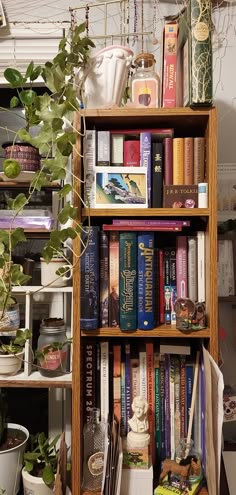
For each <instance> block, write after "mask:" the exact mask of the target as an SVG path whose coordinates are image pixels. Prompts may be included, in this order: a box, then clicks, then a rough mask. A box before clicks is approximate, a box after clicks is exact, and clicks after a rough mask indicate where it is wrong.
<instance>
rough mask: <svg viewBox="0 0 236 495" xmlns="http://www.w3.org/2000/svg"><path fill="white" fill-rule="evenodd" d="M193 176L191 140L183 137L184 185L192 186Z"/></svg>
mask: <svg viewBox="0 0 236 495" xmlns="http://www.w3.org/2000/svg"><path fill="white" fill-rule="evenodd" d="M193 180H194V176H193V138H192V137H185V138H184V184H185V185H188V186H190V185H192V184H194V182H193Z"/></svg>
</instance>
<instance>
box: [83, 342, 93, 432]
mask: <svg viewBox="0 0 236 495" xmlns="http://www.w3.org/2000/svg"><path fill="white" fill-rule="evenodd" d="M82 356H83V373H84V374H83V381H82V383H83V424H86V423H87V422H88V420H89V419H90V411H91V410H92V409H93V408H94V407H96V403H95V396H96V378H95V371H96V346H95V345H94V343H86V344H85V345H84V347H83V354H82Z"/></svg>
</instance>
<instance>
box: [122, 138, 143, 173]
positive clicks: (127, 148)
mask: <svg viewBox="0 0 236 495" xmlns="http://www.w3.org/2000/svg"><path fill="white" fill-rule="evenodd" d="M124 167H140V142H139V140H137V139H136V140H135V139H132V140H128V139H127V140H125V141H124Z"/></svg>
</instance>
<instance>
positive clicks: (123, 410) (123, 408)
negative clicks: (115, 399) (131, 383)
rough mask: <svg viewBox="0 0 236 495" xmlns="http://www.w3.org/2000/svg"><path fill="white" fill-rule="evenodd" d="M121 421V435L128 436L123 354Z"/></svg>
mask: <svg viewBox="0 0 236 495" xmlns="http://www.w3.org/2000/svg"><path fill="white" fill-rule="evenodd" d="M120 369H121V422H120V432H121V436H122V437H125V436H126V406H125V361H124V357H123V356H122V360H121V368H120Z"/></svg>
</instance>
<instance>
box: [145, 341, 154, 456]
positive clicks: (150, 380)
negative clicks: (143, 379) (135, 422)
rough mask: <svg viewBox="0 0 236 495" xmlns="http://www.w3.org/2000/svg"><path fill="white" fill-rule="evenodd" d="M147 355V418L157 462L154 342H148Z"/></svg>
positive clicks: (152, 454) (151, 448)
mask: <svg viewBox="0 0 236 495" xmlns="http://www.w3.org/2000/svg"><path fill="white" fill-rule="evenodd" d="M146 355H147V402H148V413H147V418H148V422H149V433H150V452H151V456H152V463H153V464H154V462H155V428H154V423H155V420H154V349H153V342H147V343H146Z"/></svg>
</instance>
